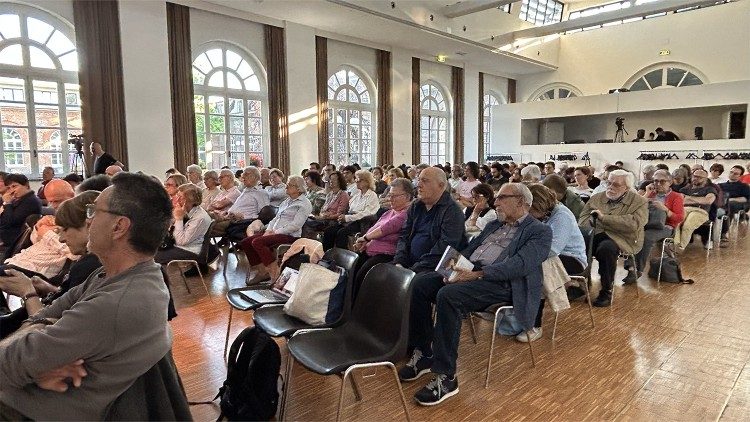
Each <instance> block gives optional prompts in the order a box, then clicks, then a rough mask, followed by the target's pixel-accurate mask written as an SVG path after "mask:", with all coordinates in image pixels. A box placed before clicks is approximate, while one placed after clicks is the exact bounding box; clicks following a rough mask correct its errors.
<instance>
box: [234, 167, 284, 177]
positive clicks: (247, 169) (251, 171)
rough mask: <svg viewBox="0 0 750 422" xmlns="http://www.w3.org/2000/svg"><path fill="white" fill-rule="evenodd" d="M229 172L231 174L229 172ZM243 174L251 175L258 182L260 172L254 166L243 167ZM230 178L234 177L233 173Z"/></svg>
mask: <svg viewBox="0 0 750 422" xmlns="http://www.w3.org/2000/svg"><path fill="white" fill-rule="evenodd" d="M229 172H230V173H232V172H231V170H230V171H229ZM243 172H245V173H249V174H252V175H253V176H255V178H256V179H257V180H260V170H258V167H255V166H249V167H245V169H244V170H243ZM232 177H234V174H233V173H232ZM282 177H283V176H282Z"/></svg>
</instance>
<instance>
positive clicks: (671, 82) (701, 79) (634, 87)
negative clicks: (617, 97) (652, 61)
mask: <svg viewBox="0 0 750 422" xmlns="http://www.w3.org/2000/svg"><path fill="white" fill-rule="evenodd" d="M705 80H706V77H705V76H703V75H702V74H701V73H700V72H699V71H698V70H697V69H693V68H691V67H689V66H687V65H684V64H682V63H661V64H658V65H654V66H649V67H647V68H646V69H643V70H641V71H640V72H638V73H637V74H635V75H634V76H633V77H631V78H630V79H629V80H628V82H627V83H626V84H625V86H627V87H629V88H630V90H631V91H648V90H650V89H660V88H676V87H680V86H691V85H703V84H704V83H706V82H705Z"/></svg>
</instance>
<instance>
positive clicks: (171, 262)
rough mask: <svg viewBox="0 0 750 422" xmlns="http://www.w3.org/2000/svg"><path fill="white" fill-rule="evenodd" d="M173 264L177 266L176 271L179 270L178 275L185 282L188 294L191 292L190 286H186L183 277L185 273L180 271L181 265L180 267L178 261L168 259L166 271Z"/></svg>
mask: <svg viewBox="0 0 750 422" xmlns="http://www.w3.org/2000/svg"><path fill="white" fill-rule="evenodd" d="M172 264H174V265H175V266H176V267H177V271H179V272H180V277H181V278H182V282H183V283H185V288H186V289H187V291H188V293H189V294H192V292H191V291H190V286H188V282H187V279H186V278H185V274H183V273H182V267H180V261H169V262H167V272H169V267H171V266H172Z"/></svg>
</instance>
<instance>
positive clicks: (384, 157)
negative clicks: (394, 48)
mask: <svg viewBox="0 0 750 422" xmlns="http://www.w3.org/2000/svg"><path fill="white" fill-rule="evenodd" d="M377 62H378V159H377V163H378V164H379V165H381V166H382V165H383V164H391V163H392V161H393V112H392V111H393V106H392V104H391V52H390V51H384V50H378V55H377Z"/></svg>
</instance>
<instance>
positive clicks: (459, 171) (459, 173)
mask: <svg viewBox="0 0 750 422" xmlns="http://www.w3.org/2000/svg"><path fill="white" fill-rule="evenodd" d="M463 175H464V169H463V168H462V167H461V165H459V164H454V165H453V167H451V177H450V179H448V184H449V185H450V187H451V189H453V190H454V191H455V190H457V189H458V185H459V184H461V182H462V181H463V180H464V179H463Z"/></svg>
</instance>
